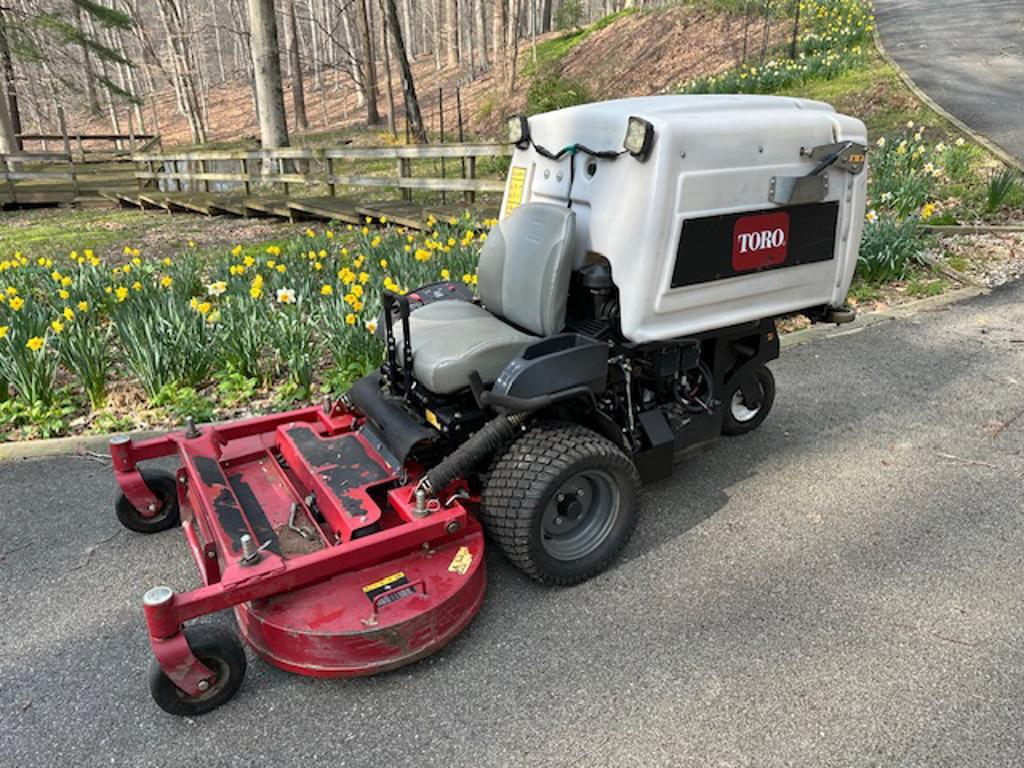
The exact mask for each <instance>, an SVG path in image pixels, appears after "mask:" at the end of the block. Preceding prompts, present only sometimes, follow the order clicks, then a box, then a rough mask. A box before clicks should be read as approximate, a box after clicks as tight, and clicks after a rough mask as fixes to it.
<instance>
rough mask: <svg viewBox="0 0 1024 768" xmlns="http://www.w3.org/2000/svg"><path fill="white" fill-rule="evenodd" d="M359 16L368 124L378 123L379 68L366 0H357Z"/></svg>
mask: <svg viewBox="0 0 1024 768" xmlns="http://www.w3.org/2000/svg"><path fill="white" fill-rule="evenodd" d="M356 13H357V15H358V17H359V19H358V20H359V36H360V37H361V38H362V43H363V73H364V75H365V81H364V86H365V90H366V124H367V125H377V123H379V122H380V112H378V111H377V69H376V66H375V65H374V61H373V37H372V36H371V35H370V17H369V15H368V14H367V12H366V2H365V0H356Z"/></svg>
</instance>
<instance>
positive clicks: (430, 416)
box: [423, 408, 441, 430]
mask: <svg viewBox="0 0 1024 768" xmlns="http://www.w3.org/2000/svg"><path fill="white" fill-rule="evenodd" d="M423 415H424V416H426V417H427V423H428V424H430V426H432V427H433V428H434V429H437V430H440V429H441V422H439V421H438V420H437V414H436V413H434V412H433V411H432V410H430V409H429V408H427V409H426V410H425V411H424V413H423Z"/></svg>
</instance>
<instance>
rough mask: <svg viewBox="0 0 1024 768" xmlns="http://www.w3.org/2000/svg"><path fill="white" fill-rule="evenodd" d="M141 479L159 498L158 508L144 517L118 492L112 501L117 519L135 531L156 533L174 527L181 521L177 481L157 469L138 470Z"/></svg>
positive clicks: (167, 473)
mask: <svg viewBox="0 0 1024 768" xmlns="http://www.w3.org/2000/svg"><path fill="white" fill-rule="evenodd" d="M140 472H141V474H142V479H143V480H144V481H145V483H146V486H147V487H148V488H149V490H150V491H151V492H152V493H153V495H154V496H156V497H157V498H158V499H160V510H159V511H158V512H157V513H156V514H155V515H153V516H152V517H145V516H143V515H142V513H141V512H139V510H137V509H136V508H135V507H134V506H132V503H131V502H130V501H128V498H127V497H126V496H125V495H124V494H123V493H121V494H118V496H117V501H116V502H114V511H115V512H116V513H117V519H118V521H119V522H120V523H121V525H123V526H124V527H125V528H127V529H128V530H130V531H136V532H137V533H157V532H159V531H166V530H167V529H168V528H174V527H175V526H176V525H178V523H180V522H181V510H180V509H179V508H178V483H177V481H176V480H175V479H174V475H172V474H170V473H169V472H160V471H157V470H151V469H143V470H140Z"/></svg>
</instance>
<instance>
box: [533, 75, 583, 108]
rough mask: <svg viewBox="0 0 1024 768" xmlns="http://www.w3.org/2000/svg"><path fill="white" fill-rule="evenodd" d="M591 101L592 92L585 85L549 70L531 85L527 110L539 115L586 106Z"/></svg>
mask: <svg viewBox="0 0 1024 768" xmlns="http://www.w3.org/2000/svg"><path fill="white" fill-rule="evenodd" d="M590 100H591V97H590V92H589V91H588V90H587V87H586V86H585V85H583V83H579V82H576V81H575V80H570V79H569V78H566V77H563V76H562V74H561V73H560V72H558V71H557V70H556V69H554V68H548V69H547V70H546V71H545V72H542V73H540V74H539V75H538V76H537V78H536V79H535V80H534V81H533V83H532V84H531V85H530V90H529V91H528V92H527V94H526V109H527V111H528V112H529V113H530V114H537V113H540V112H551V111H553V110H556V109H564V108H565V107H574V106H576V105H577V104H586V103H587V102H588V101H590Z"/></svg>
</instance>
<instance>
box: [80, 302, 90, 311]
mask: <svg viewBox="0 0 1024 768" xmlns="http://www.w3.org/2000/svg"><path fill="white" fill-rule="evenodd" d="M78 311H79V312H88V311H89V302H88V301H80V302H78Z"/></svg>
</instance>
